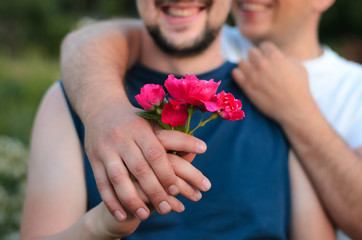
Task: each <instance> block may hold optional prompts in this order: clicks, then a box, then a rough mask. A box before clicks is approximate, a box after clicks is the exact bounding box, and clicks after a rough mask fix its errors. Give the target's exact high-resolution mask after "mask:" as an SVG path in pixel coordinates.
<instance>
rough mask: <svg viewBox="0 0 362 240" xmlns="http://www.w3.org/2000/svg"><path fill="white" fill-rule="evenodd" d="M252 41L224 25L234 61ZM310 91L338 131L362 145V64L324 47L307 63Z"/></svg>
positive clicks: (226, 48)
mask: <svg viewBox="0 0 362 240" xmlns="http://www.w3.org/2000/svg"><path fill="white" fill-rule="evenodd" d="M251 46H252V44H251V43H250V42H249V41H248V40H246V39H245V38H243V37H242V36H241V35H240V33H239V31H238V29H237V28H235V27H230V26H224V27H223V34H222V40H221V52H222V54H223V56H224V57H225V58H226V59H227V60H229V61H231V62H238V61H239V60H240V59H243V58H247V51H248V49H249V48H250V47H251ZM303 64H304V66H305V68H306V69H307V71H308V75H309V86H310V91H311V93H312V95H313V97H314V99H315V100H316V102H317V104H318V106H319V108H320V110H321V112H322V113H323V115H324V117H325V118H326V119H327V121H328V122H329V123H330V124H331V126H332V127H333V128H334V129H335V131H336V132H337V133H338V134H339V135H340V136H341V137H342V138H343V139H344V140H345V141H346V142H347V144H348V145H349V146H350V147H351V148H352V149H356V148H358V147H362V65H360V64H358V63H354V62H351V61H347V60H346V59H344V58H342V57H340V56H338V55H337V54H336V53H335V52H333V51H332V50H331V49H330V48H328V47H324V48H323V54H322V56H320V57H319V58H316V59H313V60H309V61H306V62H304V63H303Z"/></svg>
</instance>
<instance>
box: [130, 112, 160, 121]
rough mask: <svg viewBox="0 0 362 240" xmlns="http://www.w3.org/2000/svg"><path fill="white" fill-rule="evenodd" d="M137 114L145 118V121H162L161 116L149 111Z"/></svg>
mask: <svg viewBox="0 0 362 240" xmlns="http://www.w3.org/2000/svg"><path fill="white" fill-rule="evenodd" d="M136 114H137V115H138V116H140V117H143V118H144V119H148V120H153V119H156V120H157V119H160V115H157V113H155V112H149V111H140V112H136Z"/></svg>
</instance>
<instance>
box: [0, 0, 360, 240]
mask: <svg viewBox="0 0 362 240" xmlns="http://www.w3.org/2000/svg"><path fill="white" fill-rule="evenodd" d="M134 2H135V1H134V0H78V1H77V0H50V1H44V0H2V1H0V239H4V240H6V239H18V233H17V232H18V228H19V223H20V217H21V206H22V200H23V194H24V186H25V181H26V162H27V159H28V145H29V138H30V132H31V125H32V122H33V118H34V116H35V113H36V109H37V106H38V104H39V102H40V100H41V97H42V95H43V94H44V92H45V91H46V89H47V88H48V87H49V86H50V85H51V84H52V83H53V82H54V81H56V80H57V79H58V78H59V76H60V73H59V61H58V59H59V46H60V43H61V41H62V38H63V37H64V36H65V35H66V34H67V33H68V32H69V31H71V30H74V29H76V28H77V27H79V26H80V25H82V23H84V22H87V20H88V19H89V18H91V19H97V20H101V19H107V18H110V17H112V18H113V17H119V16H122V17H136V16H137V11H136V8H135V4H134ZM229 22H230V23H231V24H232V20H229ZM321 40H322V42H323V43H326V44H328V45H330V46H331V47H332V48H333V49H335V50H336V51H337V52H339V53H340V54H341V55H342V56H345V57H346V58H348V59H351V60H355V61H358V62H362V1H355V0H337V1H336V3H335V5H334V6H333V7H332V8H331V9H330V10H328V12H327V13H326V14H325V16H324V17H323V19H322V24H321Z"/></svg>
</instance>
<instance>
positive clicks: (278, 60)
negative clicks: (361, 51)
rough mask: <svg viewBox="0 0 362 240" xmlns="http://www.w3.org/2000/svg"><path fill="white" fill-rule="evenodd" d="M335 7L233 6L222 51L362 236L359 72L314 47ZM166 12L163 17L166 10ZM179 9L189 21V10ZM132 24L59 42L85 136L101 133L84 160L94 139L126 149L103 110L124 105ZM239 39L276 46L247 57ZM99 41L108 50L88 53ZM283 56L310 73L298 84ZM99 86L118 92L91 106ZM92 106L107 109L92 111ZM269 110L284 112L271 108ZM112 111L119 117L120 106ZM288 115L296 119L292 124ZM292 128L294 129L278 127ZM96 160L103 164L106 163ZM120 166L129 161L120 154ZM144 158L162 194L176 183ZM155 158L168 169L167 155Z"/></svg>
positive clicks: (331, 203)
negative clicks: (234, 25) (300, 63)
mask: <svg viewBox="0 0 362 240" xmlns="http://www.w3.org/2000/svg"><path fill="white" fill-rule="evenodd" d="M185 2H186V1H185ZM333 2H334V1H333V0H308V1H301V0H300V1H299V0H298V1H294V0H279V1H275V0H234V1H233V7H232V10H233V15H234V17H235V19H236V22H237V25H238V29H236V28H230V27H224V29H223V36H222V40H223V41H222V48H221V49H222V53H223V55H224V56H226V57H227V58H228V59H230V60H231V61H239V60H240V59H246V58H249V60H250V61H242V62H241V63H240V64H239V66H240V68H241V70H242V71H237V70H236V71H235V72H234V73H235V75H234V76H235V77H236V79H237V80H238V83H239V84H240V85H241V87H242V88H243V89H244V90H245V91H246V92H247V93H248V95H249V97H250V98H251V99H252V100H253V101H254V102H255V104H257V105H258V107H260V109H262V110H263V111H264V112H265V113H267V114H269V115H270V116H271V117H273V118H275V119H276V120H277V121H278V122H279V123H280V124H282V127H283V128H284V131H286V133H287V134H288V137H289V138H290V139H291V141H292V144H293V145H294V148H295V149H296V151H297V153H298V155H299V157H300V161H301V163H302V165H303V167H304V169H305V170H306V171H307V173H308V176H309V177H310V179H311V181H312V182H313V185H314V187H315V188H316V190H317V192H318V195H319V196H320V199H321V200H322V201H323V204H324V206H325V207H326V208H327V209H328V211H329V214H330V216H331V218H332V219H333V220H334V222H335V223H336V224H337V225H338V226H339V227H341V228H342V229H343V230H344V231H345V232H347V233H348V234H349V235H351V236H354V237H355V238H360V237H361V236H362V232H361V228H360V223H361V221H362V220H361V219H362V213H361V211H362V207H361V202H362V199H361V197H360V196H362V194H361V192H360V191H361V189H362V184H361V180H360V175H361V172H362V166H361V164H362V163H361V161H360V158H361V157H358V156H362V150H361V149H362V148H361V146H362V142H361V138H360V136H362V134H361V132H362V129H361V126H362V125H361V124H360V122H361V121H362V120H361V119H362V116H361V111H360V109H361V108H362V107H361V102H362V101H361V100H360V96H362V90H361V88H362V87H361V81H359V79H360V78H361V66H360V65H358V64H355V63H352V62H349V61H346V60H345V59H343V58H341V57H339V56H338V55H337V54H336V53H335V52H333V51H332V50H331V49H329V48H328V47H323V46H321V44H320V43H319V41H318V24H319V20H320V17H321V14H322V13H323V12H324V11H325V10H326V9H328V8H329V7H330V6H331V5H332V4H333ZM164 12H165V14H166V15H167V12H166V9H164ZM181 12H182V11H180V14H186V15H187V14H190V15H192V14H191V12H185V13H181ZM195 13H196V11H195ZM137 25H138V24H137V23H133V22H128V23H127V22H121V21H120V22H117V21H114V22H109V23H101V24H99V25H98V26H97V25H96V26H94V27H90V28H86V29H84V30H81V31H79V32H75V33H73V34H71V35H70V36H68V38H67V39H66V40H65V42H64V45H63V52H62V69H63V70H62V73H63V76H64V79H65V85H66V88H67V89H68V91H69V95H70V98H71V101H72V102H73V104H74V106H75V108H76V110H77V112H78V113H79V114H80V116H81V118H82V119H84V120H85V121H88V122H89V125H90V124H92V126H98V127H97V128H94V129H93V130H92V131H91V130H89V132H90V133H89V135H90V136H97V137H89V138H88V140H87V139H86V141H87V142H88V144H89V146H92V147H89V151H88V153H89V154H90V155H93V156H97V154H96V151H95V149H96V145H97V143H98V142H100V141H107V140H108V141H109V142H112V144H111V145H112V146H113V148H112V150H111V151H115V152H116V149H121V150H117V151H121V152H123V151H124V150H122V148H121V147H119V146H118V144H117V142H118V141H121V142H127V141H125V140H124V139H119V138H118V139H115V138H113V139H111V138H110V134H108V133H109V132H111V131H112V129H115V128H114V127H113V126H121V125H122V124H123V123H122V122H121V121H119V120H115V119H114V118H112V115H111V114H110V113H111V111H110V109H111V108H109V110H107V109H106V106H107V105H112V104H113V105H116V104H119V106H120V105H122V104H124V103H125V101H127V100H126V99H125V98H122V96H123V95H124V94H123V92H122V91H120V90H119V88H115V87H114V86H117V87H121V86H122V85H121V84H120V83H121V82H122V80H121V79H120V78H119V76H122V75H123V73H124V69H125V68H126V65H127V64H126V61H125V60H124V59H126V58H127V57H129V60H130V61H129V62H128V65H132V63H134V62H135V61H136V59H137V58H138V55H139V49H141V48H140V47H139V44H138V43H137V39H139V37H138V32H139V31H138V30H137ZM239 30H240V32H241V33H242V35H243V37H242V36H241V35H240V33H239ZM126 35H127V36H128V38H126V37H125V36H126ZM82 36H83V37H82ZM84 36H86V38H84ZM245 37H246V38H248V39H249V40H251V41H252V43H254V44H255V45H258V44H260V43H261V42H263V41H265V40H268V41H271V42H273V43H274V44H275V45H276V46H277V48H275V46H273V45H270V44H261V48H260V49H256V48H252V49H251V50H250V52H249V54H248V49H250V47H251V46H252V43H251V42H249V41H248V40H246V39H245ZM109 43H113V45H110V44H109ZM127 43H129V44H127ZM96 45H102V46H107V45H108V47H103V48H98V49H94V46H96ZM109 46H112V47H109ZM94 50H95V51H94ZM144 50H145V49H141V51H144ZM129 51H130V53H131V54H129ZM79 53H81V54H79ZM248 55H249V56H248ZM285 55H287V56H288V57H286V56H285ZM289 57H292V58H294V59H297V60H299V61H303V63H304V66H305V67H306V68H307V71H308V77H309V81H308V82H307V78H306V77H300V78H298V74H296V73H297V72H299V73H300V75H301V76H304V73H303V70H301V69H300V68H299V67H298V66H297V65H295V63H294V62H293V61H291V60H290V59H289ZM122 59H123V60H122ZM185 64H186V65H187V64H188V63H187V62H186V63H185ZM74 66H77V67H74ZM101 69H102V70H103V71H100V70H101ZM275 76H277V77H275ZM248 79H250V80H251V79H252V81H248ZM253 83H254V84H253ZM99 86H101V87H102V88H106V89H108V88H110V90H112V89H113V93H114V95H113V96H111V95H112V94H108V96H104V97H102V98H101V99H100V100H97V101H96V102H95V101H94V98H92V96H94V95H96V96H101V95H103V94H102V92H101V91H100V89H101V88H100V87H99ZM112 86H113V87H112ZM309 88H310V89H311V91H309ZM117 89H118V90H117ZM85 90H87V91H85ZM253 90H257V91H253ZM253 92H255V94H253ZM122 94H123V95H122ZM116 96H117V97H116ZM122 99H123V100H122ZM89 102H91V103H92V104H88V103H89ZM90 105H92V106H94V105H96V106H103V107H99V108H98V110H97V109H92V108H91V107H89V106H90ZM113 105H112V106H113ZM275 106H284V107H280V108H278V109H277V110H278V111H275V110H276V108H275ZM115 108H116V109H118V111H119V114H121V112H122V111H123V110H124V108H123V109H121V107H118V108H117V107H115ZM99 109H101V111H100V110H99ZM84 110H86V111H84ZM87 111H91V112H93V116H94V115H97V114H100V113H102V114H100V115H101V116H102V117H100V118H95V117H92V115H90V114H88V113H87ZM283 116H284V117H283ZM288 116H289V117H291V116H292V117H295V118H294V119H293V120H291V119H290V118H288ZM290 122H294V123H295V125H290V124H284V123H290ZM105 123H112V124H105ZM327 123H329V124H330V125H328V124H327ZM86 125H87V124H86ZM122 133H123V134H125V135H126V136H133V137H132V138H131V137H130V138H129V139H131V140H129V141H130V142H132V141H133V142H137V140H136V139H137V138H141V137H142V138H147V139H148V140H149V141H150V142H151V141H152V138H151V135H148V134H144V135H142V136H141V135H139V134H138V133H137V131H133V132H131V131H128V132H127V131H122ZM317 136H318V137H317ZM321 136H323V137H321ZM344 141H345V142H346V143H345V142H344ZM139 146H140V145H139ZM140 148H141V149H143V150H144V151H145V150H146V149H147V147H145V146H140ZM154 149H156V148H154ZM157 149H158V150H159V151H161V150H160V149H159V148H157ZM99 158H101V159H102V161H104V162H105V163H106V162H108V161H109V160H108V159H106V158H102V157H99ZM161 159H162V158H161ZM123 161H127V160H125V159H124V158H123ZM143 161H145V162H148V163H149V165H150V166H151V167H152V166H153V169H154V172H155V175H157V176H158V179H159V180H160V182H161V183H162V185H163V186H164V187H165V189H167V187H168V186H170V185H172V183H173V180H172V178H171V177H170V176H169V177H161V175H162V174H160V172H158V171H157V170H156V167H155V165H154V164H153V162H152V161H149V159H148V156H147V155H144V159H143ZM159 162H163V163H164V165H166V164H165V162H166V160H165V159H163V160H160V161H159ZM103 177H104V176H103ZM114 185H117V184H114ZM120 198H122V196H120ZM305 202H308V201H305ZM346 203H347V204H346ZM126 207H127V208H129V206H127V205H126ZM110 208H111V207H110ZM307 221H309V220H307Z"/></svg>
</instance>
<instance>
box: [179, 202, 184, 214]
mask: <svg viewBox="0 0 362 240" xmlns="http://www.w3.org/2000/svg"><path fill="white" fill-rule="evenodd" d="M183 211H185V206H184V205H183V204H182V203H180V204H179V211H178V212H183Z"/></svg>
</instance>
